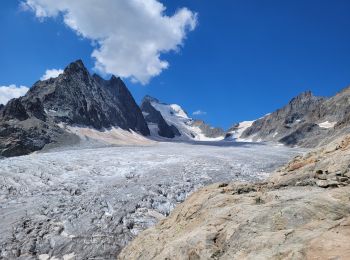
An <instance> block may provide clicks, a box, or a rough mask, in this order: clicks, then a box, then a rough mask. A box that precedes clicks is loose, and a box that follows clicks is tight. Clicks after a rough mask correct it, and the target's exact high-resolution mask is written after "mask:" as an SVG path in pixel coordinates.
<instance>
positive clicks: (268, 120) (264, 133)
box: [242, 88, 350, 147]
mask: <svg viewBox="0 0 350 260" xmlns="http://www.w3.org/2000/svg"><path fill="white" fill-rule="evenodd" d="M349 100H350V88H346V89H344V90H342V91H341V92H339V93H338V94H337V95H335V96H333V97H331V98H322V97H315V96H313V95H312V93H311V92H305V93H302V94H300V95H299V96H297V97H296V98H293V99H292V100H291V101H290V102H289V104H288V105H287V106H285V107H283V108H281V109H279V110H277V111H275V112H273V113H271V114H269V115H266V116H264V117H263V118H261V119H258V120H256V121H255V122H254V123H253V125H252V126H251V127H249V128H248V129H246V130H245V131H244V132H243V134H242V137H243V138H250V139H253V140H254V141H256V140H262V141H278V142H281V143H284V144H286V145H291V146H295V145H299V146H305V147H315V146H318V145H324V144H327V143H328V142H330V141H332V140H334V139H335V138H337V137H339V136H341V135H343V134H346V133H348V132H349V128H348V127H347V126H349V123H350V104H349ZM321 123H328V124H329V125H330V126H329V127H320V125H321ZM333 124H334V127H333V126H332V125H333Z"/></svg>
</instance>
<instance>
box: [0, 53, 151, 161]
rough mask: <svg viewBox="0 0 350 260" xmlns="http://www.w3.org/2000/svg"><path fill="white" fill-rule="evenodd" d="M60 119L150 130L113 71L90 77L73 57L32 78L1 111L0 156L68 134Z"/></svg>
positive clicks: (30, 149)
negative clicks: (54, 73) (53, 74)
mask: <svg viewBox="0 0 350 260" xmlns="http://www.w3.org/2000/svg"><path fill="white" fill-rule="evenodd" d="M61 124H66V125H72V126H73V125H76V126H85V127H91V128H94V129H98V130H102V129H105V128H110V127H119V128H121V129H124V130H133V131H135V132H138V133H140V134H142V135H145V136H147V135H149V134H150V132H149V129H148V127H147V124H146V122H145V120H144V117H143V115H142V112H141V110H140V108H139V107H138V105H137V104H136V102H135V100H134V98H133V97H132V95H131V94H130V92H129V90H128V89H127V87H126V86H125V84H124V82H123V81H122V80H121V79H120V78H117V77H115V76H112V77H111V78H110V79H109V80H104V79H102V78H101V77H100V76H98V75H96V74H94V75H92V76H91V75H90V73H89V72H88V70H87V69H86V68H85V66H84V64H83V62H82V61H81V60H78V61H75V62H73V63H71V64H69V65H68V66H67V67H66V68H65V70H64V73H63V74H61V75H59V76H58V77H57V78H50V79H48V80H44V81H38V82H36V83H35V84H34V85H33V87H32V88H31V89H30V90H29V91H28V93H27V94H26V95H25V96H23V97H20V98H17V99H12V100H10V101H9V102H8V104H7V105H6V106H5V107H3V108H2V109H1V110H0V155H4V156H14V155H22V154H27V153H30V152H33V151H36V150H40V149H42V148H43V147H44V146H45V145H46V144H48V143H52V142H59V139H60V138H62V137H63V135H68V136H71V134H70V133H67V132H66V131H65V130H63V129H62V128H61V127H60V126H61ZM64 139H66V137H65V138H64Z"/></svg>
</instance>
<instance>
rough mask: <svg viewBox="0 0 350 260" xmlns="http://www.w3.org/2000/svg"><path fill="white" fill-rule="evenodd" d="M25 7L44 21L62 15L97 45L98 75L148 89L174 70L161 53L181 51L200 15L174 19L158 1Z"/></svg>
mask: <svg viewBox="0 0 350 260" xmlns="http://www.w3.org/2000/svg"><path fill="white" fill-rule="evenodd" d="M22 7H23V9H24V10H32V11H34V12H35V15H36V17H38V18H39V19H44V18H46V17H57V16H59V15H62V16H63V20H64V23H65V24H66V25H67V26H68V27H70V28H71V29H73V30H74V31H75V32H76V33H77V34H78V35H79V36H82V37H85V38H87V39H90V40H92V42H93V45H94V46H95V49H94V51H93V53H92V57H93V58H95V69H96V70H98V71H100V72H102V73H110V74H116V75H118V76H121V77H127V78H131V79H132V80H137V81H139V82H141V83H142V84H146V83H148V82H149V80H150V79H151V78H152V77H154V76H157V75H159V74H160V73H161V72H162V71H163V70H164V69H166V68H168V67H169V63H168V62H167V61H165V60H163V59H161V57H160V56H161V54H162V53H166V52H169V51H178V50H179V48H180V47H181V46H182V45H183V41H184V39H185V38H186V35H187V33H188V32H189V31H192V30H194V29H195V27H196V25H197V14H195V13H193V12H192V11H190V10H189V9H187V8H181V9H178V10H177V11H176V13H175V14H174V15H172V16H168V15H166V14H165V10H166V7H165V6H164V5H163V4H162V3H160V2H159V1H158V0H74V1H72V0H60V1H57V0H23V2H22ZM95 43H97V44H96V45H95Z"/></svg>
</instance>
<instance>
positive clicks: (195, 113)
mask: <svg viewBox="0 0 350 260" xmlns="http://www.w3.org/2000/svg"><path fill="white" fill-rule="evenodd" d="M192 114H193V115H194V116H201V115H202V116H203V115H206V114H207V112H205V111H202V110H197V111H194V112H193V113H192Z"/></svg>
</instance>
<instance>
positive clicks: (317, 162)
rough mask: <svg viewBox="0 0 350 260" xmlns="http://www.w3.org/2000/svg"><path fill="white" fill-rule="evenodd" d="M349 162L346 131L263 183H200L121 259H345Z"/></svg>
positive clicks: (349, 250)
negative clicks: (203, 184) (202, 185)
mask: <svg viewBox="0 0 350 260" xmlns="http://www.w3.org/2000/svg"><path fill="white" fill-rule="evenodd" d="M349 162H350V137H349V136H346V137H343V138H341V139H337V140H335V141H333V142H332V143H330V144H329V145H327V146H324V147H322V148H319V149H317V150H314V151H311V152H309V153H307V154H306V155H304V156H297V157H296V158H295V159H293V160H292V161H291V162H290V163H288V164H287V165H286V166H284V167H283V168H281V169H280V170H279V171H277V172H276V173H274V174H273V175H272V176H271V178H269V179H268V181H267V182H264V183H255V184H247V183H221V184H215V185H211V186H208V187H205V188H203V189H201V190H199V191H197V192H195V193H193V194H192V195H191V196H190V197H189V198H188V199H187V200H186V201H185V202H184V203H182V204H180V205H179V206H177V207H176V208H175V210H174V211H173V212H172V213H171V214H170V216H169V217H168V218H166V219H164V220H162V221H160V223H159V224H157V225H156V226H155V227H153V228H150V229H148V230H146V231H144V232H143V233H141V234H140V235H139V236H138V237H136V239H135V240H134V241H132V242H131V243H130V244H129V245H128V246H127V247H126V248H124V249H123V251H122V252H121V254H120V255H119V259H349V258H350V245H349V244H348V243H344V241H347V240H348V238H349V237H350V204H349V194H350V185H349V176H350V174H349Z"/></svg>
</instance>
